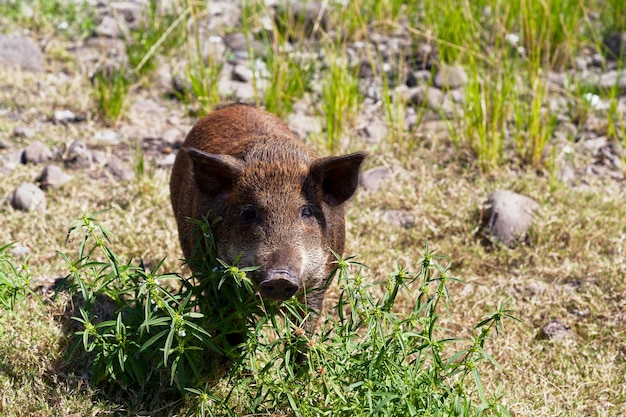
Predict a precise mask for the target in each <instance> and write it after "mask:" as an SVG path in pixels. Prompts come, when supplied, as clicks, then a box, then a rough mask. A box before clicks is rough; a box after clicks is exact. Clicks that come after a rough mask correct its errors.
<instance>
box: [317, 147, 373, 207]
mask: <svg viewBox="0 0 626 417" xmlns="http://www.w3.org/2000/svg"><path fill="white" fill-rule="evenodd" d="M363 159H365V153H363V152H356V153H352V154H349V155H343V156H329V157H326V158H320V159H317V160H315V161H313V163H312V164H311V169H310V172H311V178H312V179H313V181H315V182H316V183H318V184H320V185H321V189H322V193H323V199H324V202H325V203H326V204H328V205H329V206H332V207H334V206H338V205H339V204H341V203H343V202H344V201H346V200H347V199H349V198H350V197H352V194H354V192H355V191H356V187H357V186H358V185H359V169H360V168H361V163H362V162H363Z"/></svg>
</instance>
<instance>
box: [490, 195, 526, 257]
mask: <svg viewBox="0 0 626 417" xmlns="http://www.w3.org/2000/svg"><path fill="white" fill-rule="evenodd" d="M537 207H538V204H537V202H536V201H535V200H533V199H531V198H530V197H526V196H524V195H521V194H517V193H514V192H512V191H507V190H497V191H494V192H493V193H491V194H490V195H489V197H488V199H487V202H486V204H485V215H484V216H483V219H482V223H483V228H484V229H486V230H487V231H488V232H489V234H490V235H491V236H492V237H493V238H494V239H495V240H496V241H500V242H502V243H503V244H504V245H506V246H508V247H510V248H512V247H514V246H515V244H516V243H517V242H518V241H520V240H522V241H523V240H526V238H527V236H526V232H527V231H528V228H529V227H530V225H531V223H532V220H533V213H534V212H535V210H536V209H537Z"/></svg>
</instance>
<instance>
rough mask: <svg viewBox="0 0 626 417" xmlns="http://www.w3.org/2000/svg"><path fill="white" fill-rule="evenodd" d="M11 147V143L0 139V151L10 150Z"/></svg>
mask: <svg viewBox="0 0 626 417" xmlns="http://www.w3.org/2000/svg"><path fill="white" fill-rule="evenodd" d="M12 147H13V143H11V142H9V141H8V140H6V139H2V138H0V149H11V148H12Z"/></svg>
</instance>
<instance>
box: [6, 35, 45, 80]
mask: <svg viewBox="0 0 626 417" xmlns="http://www.w3.org/2000/svg"><path fill="white" fill-rule="evenodd" d="M0 65H2V66H4V67H6V66H9V67H17V68H20V69H22V70H26V71H31V72H43V71H44V69H45V68H44V57H43V53H42V52H41V48H40V47H39V45H38V44H37V43H36V42H35V41H33V40H32V39H30V38H26V37H23V36H15V35H4V34H0Z"/></svg>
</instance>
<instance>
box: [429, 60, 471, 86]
mask: <svg viewBox="0 0 626 417" xmlns="http://www.w3.org/2000/svg"><path fill="white" fill-rule="evenodd" d="M467 81H468V78H467V73H466V72H465V69H463V67H462V66H460V65H446V64H442V65H441V66H440V67H439V70H438V71H437V74H435V79H434V84H435V86H436V87H438V88H441V89H444V90H449V89H453V88H459V87H463V86H465V85H467Z"/></svg>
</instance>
